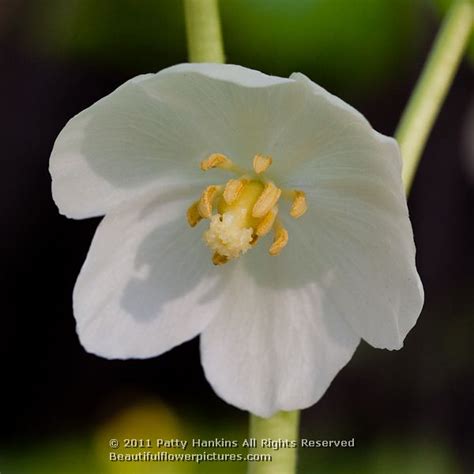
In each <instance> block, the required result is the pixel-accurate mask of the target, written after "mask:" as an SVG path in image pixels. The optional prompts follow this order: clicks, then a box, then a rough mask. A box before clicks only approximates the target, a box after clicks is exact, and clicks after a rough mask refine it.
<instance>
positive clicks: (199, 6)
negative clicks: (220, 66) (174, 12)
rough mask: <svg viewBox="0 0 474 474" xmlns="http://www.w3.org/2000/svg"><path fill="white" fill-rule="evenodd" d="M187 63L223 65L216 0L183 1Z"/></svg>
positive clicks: (222, 49) (222, 48)
mask: <svg viewBox="0 0 474 474" xmlns="http://www.w3.org/2000/svg"><path fill="white" fill-rule="evenodd" d="M184 13H185V17H186V32H187V37H188V56H189V61H191V62H194V63H206V62H207V63H223V62H224V47H223V43H222V32H221V23H220V17H219V6H218V0H184Z"/></svg>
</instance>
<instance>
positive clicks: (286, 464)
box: [247, 410, 300, 474]
mask: <svg viewBox="0 0 474 474" xmlns="http://www.w3.org/2000/svg"><path fill="white" fill-rule="evenodd" d="M299 419H300V412H299V410H296V411H280V412H278V413H275V415H273V416H272V417H271V418H259V417H258V416H255V415H250V438H255V439H256V442H257V447H256V448H252V449H250V453H249V454H260V455H261V454H267V455H268V454H269V455H271V457H272V461H271V462H270V461H259V462H257V461H254V462H249V464H248V471H247V473H248V474H294V473H295V472H296V455H297V452H298V448H297V447H295V446H294V443H295V442H296V444H298V439H299V438H298V431H299ZM268 439H270V440H273V441H274V442H275V441H279V440H283V442H285V441H289V442H292V443H293V447H282V448H280V449H272V448H271V447H265V446H262V440H268ZM289 444H291V443H289Z"/></svg>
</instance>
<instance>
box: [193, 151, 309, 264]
mask: <svg viewBox="0 0 474 474" xmlns="http://www.w3.org/2000/svg"><path fill="white" fill-rule="evenodd" d="M249 161H250V160H249ZM271 164H272V158H271V156H268V155H261V154H257V155H255V156H254V158H253V162H252V169H251V170H249V171H247V170H245V169H242V168H240V167H238V166H236V165H234V163H233V162H232V160H231V159H230V158H228V157H227V156H225V155H223V154H220V153H213V154H212V155H210V156H209V157H208V158H206V159H205V160H203V161H202V162H201V169H202V170H203V171H208V170H210V169H212V168H221V169H224V170H227V171H229V172H232V173H234V174H235V175H237V176H238V177H237V178H234V179H229V180H228V181H227V183H225V184H222V185H210V186H208V187H207V188H205V189H204V190H203V191H202V193H201V197H200V199H199V200H197V201H196V202H194V203H193V204H192V205H191V207H189V209H188V212H187V219H188V223H189V225H190V226H191V227H195V226H196V225H197V224H198V223H199V222H200V221H201V220H203V219H208V220H209V228H208V229H207V230H206V231H205V232H204V235H203V239H204V242H205V243H206V245H207V246H208V247H209V248H210V249H211V251H212V262H213V263H214V264H215V265H222V264H224V263H227V262H229V261H231V260H235V259H237V258H239V257H240V256H241V255H243V254H245V253H246V252H247V251H249V250H250V249H252V247H254V246H255V245H257V243H258V241H259V239H260V238H261V237H263V236H265V235H267V234H268V233H270V232H273V243H272V244H271V246H270V248H269V251H268V252H269V254H270V255H272V256H276V255H279V254H280V252H281V251H282V250H283V249H284V247H285V246H286V244H287V243H288V232H287V230H286V229H285V227H284V226H283V224H282V222H281V221H280V219H279V218H278V212H279V209H278V205H279V202H280V198H281V197H283V198H284V199H286V200H289V201H290V211H289V213H290V216H292V217H293V218H299V217H301V216H302V215H303V214H304V213H305V212H306V210H307V205H306V196H305V194H304V192H302V191H298V190H291V189H290V190H287V189H280V188H279V187H278V186H277V185H276V184H275V183H274V182H273V181H271V180H269V179H267V178H266V176H265V172H266V171H267V170H268V168H269V167H270V166H271Z"/></svg>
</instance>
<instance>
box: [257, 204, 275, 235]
mask: <svg viewBox="0 0 474 474" xmlns="http://www.w3.org/2000/svg"><path fill="white" fill-rule="evenodd" d="M277 214H278V208H277V207H274V208H273V209H270V211H269V212H268V213H267V215H266V216H265V217H264V218H263V219H262V220H261V221H260V222H259V223H258V225H257V228H256V229H255V234H256V235H257V236H258V237H263V236H264V235H267V234H268V233H269V232H270V231H271V230H272V227H273V224H274V223H275V219H276V217H277Z"/></svg>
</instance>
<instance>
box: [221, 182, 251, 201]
mask: <svg viewBox="0 0 474 474" xmlns="http://www.w3.org/2000/svg"><path fill="white" fill-rule="evenodd" d="M247 182H248V180H247V179H245V178H240V179H229V181H227V184H226V185H225V188H224V201H225V202H226V203H227V204H233V203H234V202H235V201H236V200H237V199H238V198H239V196H240V194H241V192H242V190H243V189H244V186H245V184H246V183H247Z"/></svg>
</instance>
